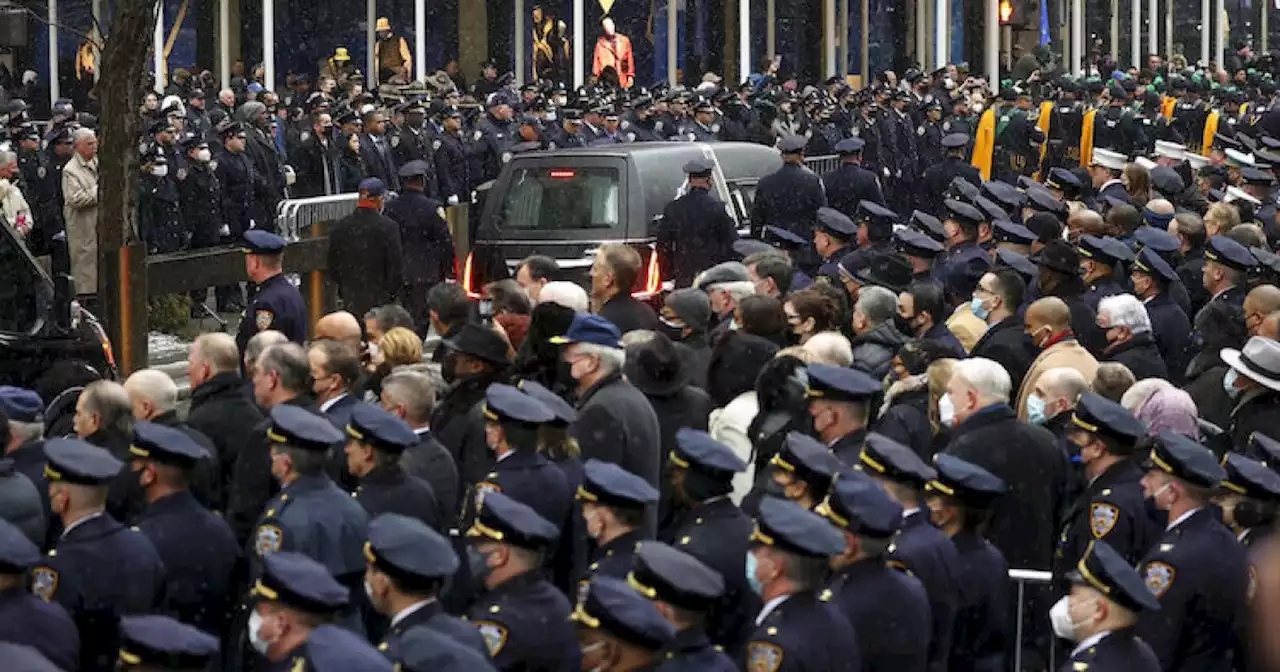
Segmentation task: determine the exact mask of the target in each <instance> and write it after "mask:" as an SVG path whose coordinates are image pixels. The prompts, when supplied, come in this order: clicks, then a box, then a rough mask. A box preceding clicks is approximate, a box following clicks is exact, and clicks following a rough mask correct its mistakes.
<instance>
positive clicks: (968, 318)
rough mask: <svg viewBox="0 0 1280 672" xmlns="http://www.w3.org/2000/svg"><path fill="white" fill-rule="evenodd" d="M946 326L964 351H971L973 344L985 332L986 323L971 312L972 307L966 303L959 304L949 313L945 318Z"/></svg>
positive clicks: (979, 339)
mask: <svg viewBox="0 0 1280 672" xmlns="http://www.w3.org/2000/svg"><path fill="white" fill-rule="evenodd" d="M947 328H948V329H950V330H951V333H952V334H954V335H955V337H956V339H957V340H959V341H960V345H963V346H964V351H965V352H973V346H975V345H977V344H978V341H981V340H982V336H983V334H985V333H987V323H986V322H985V321H983V320H982V318H980V317H978V316H977V315H974V314H973V308H972V307H970V306H969V304H968V303H962V304H960V307H959V308H956V309H955V312H953V313H951V317H948V318H947Z"/></svg>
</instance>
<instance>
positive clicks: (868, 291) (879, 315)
mask: <svg viewBox="0 0 1280 672" xmlns="http://www.w3.org/2000/svg"><path fill="white" fill-rule="evenodd" d="M853 310H854V312H857V313H862V316H863V317H865V318H867V321H868V322H870V323H871V324H872V325H873V326H880V325H881V324H883V323H884V322H886V321H888V320H891V319H893V316H894V315H897V314H898V295H897V294H894V293H893V292H892V291H890V290H888V289H885V288H884V287H880V286H878V285H872V286H870V287H863V288H862V290H861V291H859V292H858V302H857V303H855V304H854V306H853Z"/></svg>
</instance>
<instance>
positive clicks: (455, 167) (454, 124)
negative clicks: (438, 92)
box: [431, 107, 473, 206]
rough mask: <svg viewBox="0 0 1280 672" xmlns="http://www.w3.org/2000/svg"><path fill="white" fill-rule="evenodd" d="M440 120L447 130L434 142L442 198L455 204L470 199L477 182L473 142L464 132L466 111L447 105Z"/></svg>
mask: <svg viewBox="0 0 1280 672" xmlns="http://www.w3.org/2000/svg"><path fill="white" fill-rule="evenodd" d="M440 123H441V128H442V129H443V133H441V135H440V137H439V138H438V139H436V140H435V141H433V142H432V143H431V148H432V151H433V152H434V154H435V157H434V158H435V169H436V180H437V182H438V183H439V187H440V200H442V201H444V203H445V204H446V205H451V206H452V205H457V204H459V203H462V202H463V201H466V202H470V201H471V189H472V186H473V185H472V177H471V164H470V162H469V161H468V160H467V156H468V155H469V154H470V153H471V145H470V140H469V139H468V138H467V136H465V135H464V134H463V132H462V111H461V110H459V109H458V108H457V107H447V108H445V109H444V111H443V112H442V113H441V120H440ZM437 143H438V144H437Z"/></svg>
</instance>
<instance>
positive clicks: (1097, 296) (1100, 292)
mask: <svg viewBox="0 0 1280 672" xmlns="http://www.w3.org/2000/svg"><path fill="white" fill-rule="evenodd" d="M1076 251H1077V252H1079V253H1080V256H1081V257H1083V258H1085V259H1092V260H1093V261H1094V262H1096V263H1099V264H1103V265H1105V266H1107V267H1109V268H1111V269H1112V272H1111V273H1108V274H1107V275H1104V276H1102V277H1101V278H1098V279H1096V280H1094V281H1093V282H1090V283H1089V284H1088V286H1086V287H1085V292H1084V302H1085V305H1087V306H1089V308H1090V309H1091V310H1092V311H1093V312H1095V313H1096V312H1098V303H1099V302H1100V301H1102V300H1103V299H1105V298H1106V297H1108V296H1116V295H1117V294H1124V293H1126V289H1125V287H1124V286H1123V285H1122V284H1121V282H1120V278H1119V277H1118V276H1117V274H1118V273H1119V272H1121V270H1122V269H1123V266H1122V264H1124V263H1126V262H1129V261H1133V252H1132V251H1131V250H1130V249H1129V246H1127V245H1125V244H1124V243H1122V242H1120V241H1119V240H1116V239H1115V238H1112V237H1111V236H1106V237H1098V236H1081V237H1080V242H1079V244H1078V245H1076Z"/></svg>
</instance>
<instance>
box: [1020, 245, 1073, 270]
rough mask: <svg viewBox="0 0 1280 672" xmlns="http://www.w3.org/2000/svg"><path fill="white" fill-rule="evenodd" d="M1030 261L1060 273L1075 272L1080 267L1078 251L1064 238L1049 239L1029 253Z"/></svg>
mask: <svg viewBox="0 0 1280 672" xmlns="http://www.w3.org/2000/svg"><path fill="white" fill-rule="evenodd" d="M1031 261H1032V262H1033V263H1034V264H1036V265H1037V266H1044V267H1045V268H1048V269H1052V270H1055V271H1058V272H1060V273H1069V274H1075V273H1076V272H1077V269H1079V267H1080V253H1079V252H1077V251H1076V248H1074V247H1072V246H1071V244H1070V243H1068V242H1067V241H1065V240H1051V241H1049V242H1048V243H1045V246H1044V249H1042V250H1040V251H1039V252H1036V253H1035V254H1033V255H1031Z"/></svg>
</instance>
